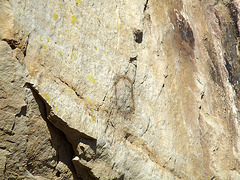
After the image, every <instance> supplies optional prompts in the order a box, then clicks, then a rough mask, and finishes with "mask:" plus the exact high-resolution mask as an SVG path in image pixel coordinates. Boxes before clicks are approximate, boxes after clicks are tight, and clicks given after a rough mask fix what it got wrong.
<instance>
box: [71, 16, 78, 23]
mask: <svg viewBox="0 0 240 180" xmlns="http://www.w3.org/2000/svg"><path fill="white" fill-rule="evenodd" d="M76 20H77V17H76V16H75V15H73V16H72V21H71V23H72V24H73V25H74V24H75V21H76Z"/></svg>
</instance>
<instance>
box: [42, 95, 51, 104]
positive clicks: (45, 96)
mask: <svg viewBox="0 0 240 180" xmlns="http://www.w3.org/2000/svg"><path fill="white" fill-rule="evenodd" d="M43 97H44V99H45V100H47V102H50V101H51V98H50V97H49V95H48V93H44V94H43Z"/></svg>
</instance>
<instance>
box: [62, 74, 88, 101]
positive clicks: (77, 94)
mask: <svg viewBox="0 0 240 180" xmlns="http://www.w3.org/2000/svg"><path fill="white" fill-rule="evenodd" d="M59 80H60V81H61V82H62V83H63V84H65V85H66V86H68V87H69V88H70V89H72V90H73V91H74V93H75V94H76V96H77V97H79V98H80V99H84V98H83V96H82V95H80V94H79V93H78V92H77V91H76V88H74V87H72V86H70V85H69V84H68V83H67V82H65V81H63V80H62V79H61V78H59Z"/></svg>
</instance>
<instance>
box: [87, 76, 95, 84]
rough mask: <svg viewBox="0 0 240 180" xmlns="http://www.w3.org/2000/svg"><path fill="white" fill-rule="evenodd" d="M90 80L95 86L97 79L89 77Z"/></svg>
mask: <svg viewBox="0 0 240 180" xmlns="http://www.w3.org/2000/svg"><path fill="white" fill-rule="evenodd" d="M88 79H89V80H90V81H91V82H92V83H93V84H94V83H95V79H94V78H93V76H92V75H88Z"/></svg>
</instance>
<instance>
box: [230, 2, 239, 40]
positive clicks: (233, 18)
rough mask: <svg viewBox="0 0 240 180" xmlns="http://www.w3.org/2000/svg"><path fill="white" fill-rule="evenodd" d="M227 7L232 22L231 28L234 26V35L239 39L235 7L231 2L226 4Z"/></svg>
mask: <svg viewBox="0 0 240 180" xmlns="http://www.w3.org/2000/svg"><path fill="white" fill-rule="evenodd" d="M227 7H228V9H229V11H230V16H231V18H232V21H233V26H234V29H235V34H236V35H237V37H240V32H239V29H238V14H239V12H238V9H237V7H236V6H235V5H234V4H233V2H231V3H228V4H227Z"/></svg>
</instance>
